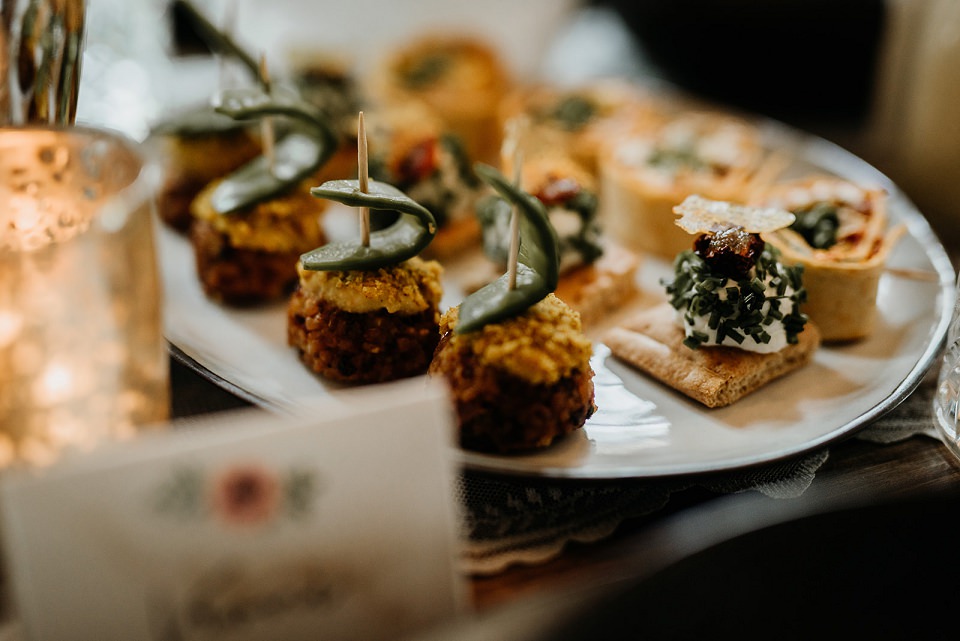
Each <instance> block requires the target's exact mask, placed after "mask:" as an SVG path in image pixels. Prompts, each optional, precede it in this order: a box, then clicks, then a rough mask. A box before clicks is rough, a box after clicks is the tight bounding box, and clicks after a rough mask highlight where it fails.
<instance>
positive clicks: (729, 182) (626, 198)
mask: <svg viewBox="0 0 960 641" xmlns="http://www.w3.org/2000/svg"><path fill="white" fill-rule="evenodd" d="M767 160H768V159H767V154H766V152H765V150H764V148H763V146H762V144H761V138H760V133H759V130H758V129H757V128H756V127H755V126H753V125H752V124H750V123H748V122H745V121H743V120H740V119H738V118H735V117H733V116H728V115H722V114H715V113H709V112H687V113H682V114H679V115H676V116H674V117H672V118H670V119H669V120H667V121H666V122H665V123H664V124H662V125H659V126H656V127H654V128H652V129H644V130H641V131H639V132H638V133H636V134H632V135H626V136H624V137H623V138H622V139H620V140H618V141H617V142H615V143H613V144H611V145H610V146H609V147H607V148H606V151H605V153H604V155H603V157H602V158H601V161H600V218H601V220H602V221H603V224H604V226H605V228H606V229H607V231H608V233H609V234H610V235H611V236H613V237H614V238H617V239H619V240H620V241H621V242H623V243H624V244H625V245H626V246H627V247H629V248H631V249H634V250H637V251H642V252H647V253H650V254H653V255H656V256H661V257H663V258H667V259H672V258H673V257H674V256H675V255H676V254H677V253H678V252H680V251H682V250H684V249H686V248H687V247H689V243H690V239H689V238H688V237H687V235H686V234H685V233H684V232H683V230H681V229H679V228H678V227H677V226H676V225H675V224H674V215H673V207H674V206H676V205H678V204H679V203H680V202H681V201H683V199H684V198H686V197H687V196H690V195H693V194H697V195H700V196H704V197H706V198H711V199H714V200H721V201H729V202H740V203H744V202H747V201H748V200H749V199H750V198H751V196H752V194H754V193H755V191H756V190H757V189H759V188H760V187H761V186H762V185H765V184H767V183H768V182H769V181H770V180H771V178H772V176H771V173H774V172H775V171H778V167H777V165H776V164H775V163H767Z"/></svg>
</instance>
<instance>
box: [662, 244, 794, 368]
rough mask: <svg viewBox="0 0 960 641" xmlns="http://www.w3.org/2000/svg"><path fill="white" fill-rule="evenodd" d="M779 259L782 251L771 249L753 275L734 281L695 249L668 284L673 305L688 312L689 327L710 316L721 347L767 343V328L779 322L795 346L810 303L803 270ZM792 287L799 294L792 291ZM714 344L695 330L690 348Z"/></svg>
mask: <svg viewBox="0 0 960 641" xmlns="http://www.w3.org/2000/svg"><path fill="white" fill-rule="evenodd" d="M779 258H780V252H779V251H778V250H777V249H776V248H775V247H772V246H769V245H767V246H766V247H765V248H764V250H763V252H762V253H761V254H760V256H759V258H758V259H757V262H756V265H755V266H754V269H753V270H752V272H751V273H750V274H749V275H748V276H747V277H745V278H743V279H740V280H737V281H734V280H732V279H727V278H726V277H717V276H716V275H715V274H713V273H712V272H711V269H710V266H709V264H708V263H707V261H705V260H704V259H703V258H701V257H700V256H698V255H697V254H696V253H694V252H693V251H685V252H682V253H680V254H679V255H678V256H677V258H676V260H675V261H674V264H673V268H674V278H673V280H672V281H669V282H667V281H665V282H663V285H664V286H665V287H666V290H667V295H668V296H669V299H670V304H671V305H672V306H673V308H674V309H676V310H679V311H681V312H683V314H684V320H685V321H686V323H687V324H688V325H692V324H693V323H694V319H696V318H699V317H707V326H708V327H709V328H710V330H711V331H715V332H716V339H715V342H716V343H717V344H720V343H722V342H723V340H724V339H725V338H729V339H730V340H732V341H734V342H736V343H737V344H740V345H742V344H743V343H744V342H751V341H752V342H753V343H755V344H757V345H765V344H767V343H769V342H770V341H771V340H772V338H771V336H770V333H769V332H768V331H767V329H766V328H768V327H770V325H772V324H773V323H774V322H775V321H776V322H782V323H783V326H784V330H785V333H786V338H787V343H789V344H794V343H796V342H797V340H798V338H797V337H798V335H799V334H800V332H801V331H803V327H804V325H805V324H806V322H807V316H806V314H803V313H802V312H800V305H801V304H802V303H803V302H804V301H805V300H806V290H805V289H803V286H802V272H803V267H802V266H801V265H794V266H785V265H783V264H781V263H779V262H778V261H779ZM768 281H769V282H770V286H771V287H772V288H774V289H775V293H773V294H768V293H767V286H766V285H765V283H766V282H768ZM733 283H735V284H733ZM791 288H792V289H793V291H792V292H790V293H788V289H791ZM786 310H789V313H787V311H786ZM708 340H710V337H709V336H707V335H706V334H704V333H703V332H700V331H697V330H693V332H692V335H691V336H688V337H687V338H686V340H684V345H686V346H687V347H690V348H691V349H697V348H698V347H700V346H701V345H703V344H705V343H706V342H707V341H708Z"/></svg>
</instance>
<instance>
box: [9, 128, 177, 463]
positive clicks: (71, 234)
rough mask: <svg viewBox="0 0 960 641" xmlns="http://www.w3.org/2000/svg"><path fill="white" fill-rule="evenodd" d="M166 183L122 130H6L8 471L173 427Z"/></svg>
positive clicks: (49, 461) (140, 149)
mask: <svg viewBox="0 0 960 641" xmlns="http://www.w3.org/2000/svg"><path fill="white" fill-rule="evenodd" d="M157 176H158V170H157V168H156V166H155V164H154V163H152V162H151V161H150V160H149V158H148V156H147V155H146V153H145V151H144V150H143V148H142V147H141V146H139V145H137V144H135V143H134V142H133V141H131V140H128V139H127V138H125V137H123V136H121V135H119V134H116V133H112V132H109V131H102V130H97V129H93V128H83V127H63V128H57V127H22V128H0V466H8V465H12V464H27V465H44V464H48V463H51V462H53V461H55V460H57V459H58V458H59V457H60V455H61V454H62V453H64V452H65V451H67V450H71V449H89V448H91V447H93V446H94V445H96V444H97V443H99V442H100V441H102V440H104V439H115V438H124V437H129V436H132V435H134V434H136V433H137V432H138V431H139V430H141V429H143V428H144V427H145V426H150V425H159V424H161V423H162V422H163V421H164V420H165V419H166V418H167V417H168V412H169V372H168V363H169V360H168V355H167V348H166V343H165V340H164V338H163V326H162V323H163V321H162V292H161V287H160V280H159V273H158V266H157V255H156V248H155V238H154V235H155V229H154V225H155V222H154V217H153V215H152V212H153V206H154V204H153V198H154V192H155V190H156V184H157Z"/></svg>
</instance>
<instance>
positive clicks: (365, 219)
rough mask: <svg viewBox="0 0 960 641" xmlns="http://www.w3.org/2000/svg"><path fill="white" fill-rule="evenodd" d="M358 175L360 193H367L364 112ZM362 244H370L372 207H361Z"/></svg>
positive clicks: (360, 122)
mask: <svg viewBox="0 0 960 641" xmlns="http://www.w3.org/2000/svg"><path fill="white" fill-rule="evenodd" d="M357 170H358V171H357V177H358V179H359V183H360V193H363V194H365V193H367V190H368V189H369V185H368V183H369V178H370V176H369V167H368V162H367V129H366V127H365V126H364V124H363V112H362V111H361V112H360V117H359V119H358V120H357ZM360 244H361V245H363V246H364V247H369V246H370V208H369V207H360Z"/></svg>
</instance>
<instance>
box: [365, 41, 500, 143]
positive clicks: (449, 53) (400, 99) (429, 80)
mask: <svg viewBox="0 0 960 641" xmlns="http://www.w3.org/2000/svg"><path fill="white" fill-rule="evenodd" d="M510 84H511V81H510V75H509V73H508V71H507V67H506V65H505V64H504V62H503V61H502V60H501V59H500V56H499V54H498V53H497V52H496V50H495V49H494V48H493V47H492V46H491V45H489V44H488V43H487V42H485V41H484V40H482V39H480V38H478V37H475V36H467V35H458V34H445V33H444V34H441V33H429V34H424V35H422V36H420V37H418V38H416V39H414V40H411V41H409V42H406V43H404V44H403V45H402V46H399V47H397V48H395V49H394V50H392V51H391V52H389V54H388V55H387V56H386V57H385V58H384V59H383V60H382V61H381V62H380V64H379V65H378V67H377V69H375V70H374V72H373V73H372V74H371V79H370V83H369V93H370V96H371V98H372V99H373V100H374V101H375V102H376V103H378V104H379V105H381V106H382V107H384V108H387V109H389V108H391V107H393V106H395V105H397V104H403V103H406V102H411V101H413V102H417V103H420V104H422V105H425V106H426V107H428V108H429V109H430V110H431V111H432V112H433V113H435V114H436V115H437V116H439V117H440V119H441V120H442V121H443V123H444V125H445V126H446V128H447V129H448V130H449V131H451V132H452V133H455V134H456V135H457V136H459V138H460V139H461V140H462V141H463V144H464V146H465V149H466V151H467V154H468V156H469V157H470V159H471V161H473V160H486V161H490V160H493V159H495V158H496V154H497V151H498V149H499V147H500V127H499V121H498V115H497V109H498V107H499V104H500V101H501V100H502V99H503V97H504V95H505V94H506V92H507V91H508V90H509V88H510Z"/></svg>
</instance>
